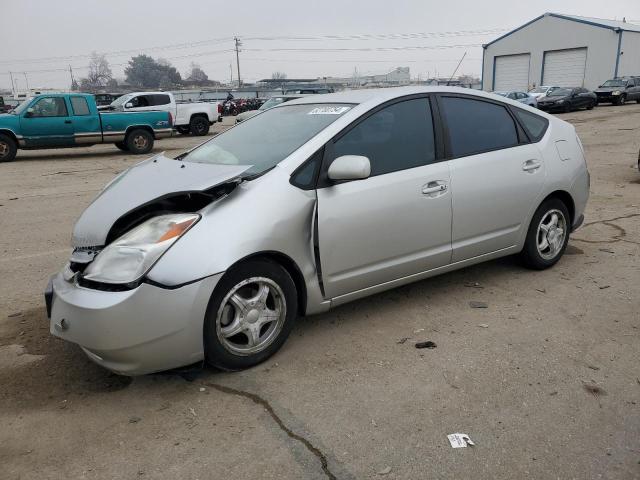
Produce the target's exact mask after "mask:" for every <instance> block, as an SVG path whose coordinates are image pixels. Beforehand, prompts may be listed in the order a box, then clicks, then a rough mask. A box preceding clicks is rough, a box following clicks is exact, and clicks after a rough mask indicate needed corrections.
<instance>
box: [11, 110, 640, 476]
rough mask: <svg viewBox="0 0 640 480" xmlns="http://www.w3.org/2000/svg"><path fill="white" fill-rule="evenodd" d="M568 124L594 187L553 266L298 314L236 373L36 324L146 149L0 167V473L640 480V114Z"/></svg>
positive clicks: (50, 156)
mask: <svg viewBox="0 0 640 480" xmlns="http://www.w3.org/2000/svg"><path fill="white" fill-rule="evenodd" d="M562 118H564V119H566V120H568V121H570V122H572V123H573V124H574V125H575V126H576V128H577V130H578V132H579V134H580V136H581V139H582V141H583V144H584V146H585V150H586V154H587V160H588V163H589V169H590V171H591V199H590V202H589V205H588V207H587V212H586V219H585V225H584V226H583V227H582V228H581V229H580V230H578V231H577V232H575V234H574V235H573V236H572V239H571V241H570V245H569V248H568V250H567V253H566V255H565V257H564V258H563V259H562V260H561V261H560V263H559V264H558V265H556V266H555V267H554V268H552V269H550V270H547V271H542V272H532V271H528V270H524V269H523V268H522V267H521V266H520V265H519V264H518V262H517V261H516V260H515V259H512V258H506V259H501V260H498V261H493V262H489V263H485V264H482V265H478V266H474V267H471V268H467V269H464V270H461V271H458V272H454V273H450V274H446V275H442V276H439V277H435V278H432V279H428V280H425V281H422V282H419V283H416V284H413V285H410V286H406V287H402V288H399V289H396V290H393V291H390V292H386V293H384V294H380V295H377V296H374V297H370V298H367V299H363V300H360V301H357V302H355V303H352V304H348V305H345V306H343V307H340V308H337V309H335V310H333V311H331V312H329V313H326V314H323V315H320V316H316V317H309V318H305V319H302V320H301V321H300V322H299V323H298V325H297V326H296V328H295V330H294V332H293V334H292V335H291V337H290V338H289V340H288V342H287V343H286V344H285V346H284V347H283V348H282V350H281V351H280V352H279V353H277V354H276V355H275V356H274V357H273V358H272V359H270V360H269V361H267V362H266V363H264V364H262V365H260V366H258V367H256V368H253V369H251V370H248V371H245V372H241V373H233V374H227V373H220V372H216V371H213V370H211V369H205V370H204V371H201V372H198V371H188V372H178V373H175V372H174V373H169V374H158V375H151V376H146V377H138V378H135V379H133V380H132V379H129V378H125V377H119V376H116V375H113V374H110V373H108V372H107V371H105V370H102V369H101V368H99V367H97V366H95V365H94V364H92V363H91V362H90V361H89V360H88V359H86V357H85V356H84V354H83V353H82V352H81V351H80V349H79V348H78V347H76V346H74V345H69V344H66V343H64V342H62V341H60V340H57V339H55V338H53V337H51V336H50V335H49V331H48V323H47V319H46V313H45V309H44V305H43V298H42V291H43V289H44V287H45V285H46V281H47V278H48V277H49V275H50V274H51V273H53V272H55V271H57V270H59V269H60V267H61V266H62V265H63V264H64V262H65V261H66V259H67V258H68V256H69V253H70V247H69V238H70V233H71V228H72V226H73V223H74V221H75V219H76V218H77V217H78V215H79V214H80V212H81V211H82V210H83V209H84V208H85V207H86V205H87V204H88V202H90V200H91V199H92V198H93V197H94V196H95V195H96V194H97V193H98V191H99V190H100V189H101V188H102V186H103V185H104V184H105V183H107V182H108V181H109V180H110V179H111V178H113V177H114V175H116V174H117V173H119V172H120V171H122V170H123V169H125V168H126V167H128V166H129V165H131V164H133V163H136V162H137V161H139V160H140V157H134V156H130V155H126V154H124V153H123V152H120V151H119V150H117V149H116V148H115V147H113V146H111V145H102V146H96V147H91V148H83V149H75V150H44V151H31V152H19V153H18V158H17V159H16V161H14V162H12V163H8V164H0V225H1V227H2V228H1V230H0V231H1V234H0V292H1V302H0V425H1V428H0V478H2V479H5V478H6V479H49V478H51V479H59V478H67V479H132V478H152V479H177V478H179V479H220V478H233V479H249V478H252V479H253V478H278V479H301V478H305V479H333V478H336V479H362V478H397V479H417V478H424V479H462V478H473V479H515V478H532V479H556V478H557V479H563V480H564V479H587V478H588V479H596V478H603V479H631V478H640V362H639V359H640V173H639V172H638V170H637V168H636V163H637V158H638V150H639V149H640V136H639V133H638V132H639V131H640V105H636V104H629V105H625V106H621V107H611V106H602V107H598V108H596V109H594V110H592V111H580V112H574V113H571V114H563V115H562ZM226 123H228V120H227V121H226ZM220 128H222V127H221V126H219V125H216V130H218V129H220ZM201 141H203V138H202V137H195V138H194V137H176V138H172V139H169V140H162V141H159V142H157V144H156V147H155V149H154V151H155V152H160V151H163V150H166V151H167V152H168V154H169V155H177V154H178V153H181V152H182V151H184V150H185V149H187V148H189V147H191V146H194V145H196V144H198V143H200V142H201ZM471 301H479V302H485V303H486V304H487V306H488V308H481V309H478V308H471V307H470V305H469V302H471ZM426 340H430V341H432V342H434V343H435V344H436V345H437V347H436V348H433V349H416V348H415V343H416V342H420V341H426ZM456 432H463V433H467V434H469V435H470V437H471V439H472V440H473V441H474V442H475V446H474V447H470V448H465V449H452V448H451V447H450V445H449V443H448V441H447V434H450V433H456Z"/></svg>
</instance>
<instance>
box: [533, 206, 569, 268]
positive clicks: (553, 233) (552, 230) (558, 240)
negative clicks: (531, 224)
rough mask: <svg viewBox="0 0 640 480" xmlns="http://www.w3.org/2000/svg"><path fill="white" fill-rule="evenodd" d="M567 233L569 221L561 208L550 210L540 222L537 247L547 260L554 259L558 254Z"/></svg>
mask: <svg viewBox="0 0 640 480" xmlns="http://www.w3.org/2000/svg"><path fill="white" fill-rule="evenodd" d="M566 235H567V221H566V219H565V216H564V213H562V212H561V211H560V210H557V209H553V210H549V211H548V212H547V213H545V214H544V216H543V217H542V219H541V220H540V223H539V224H538V232H537V235H536V247H537V248H538V253H539V254H540V256H541V257H542V258H544V259H545V260H553V259H554V258H555V257H557V256H558V254H559V253H560V251H561V250H562V247H563V245H564V241H565V238H566Z"/></svg>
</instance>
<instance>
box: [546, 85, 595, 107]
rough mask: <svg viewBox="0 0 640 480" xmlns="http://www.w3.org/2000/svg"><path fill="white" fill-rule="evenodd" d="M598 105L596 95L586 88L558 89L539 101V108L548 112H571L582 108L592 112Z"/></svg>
mask: <svg viewBox="0 0 640 480" xmlns="http://www.w3.org/2000/svg"><path fill="white" fill-rule="evenodd" d="M597 104H598V98H597V97H596V94H595V93H593V92H591V91H589V90H587V89H586V88H582V87H578V88H558V89H556V90H553V91H552V92H549V93H548V94H547V96H546V97H541V98H540V99H538V108H539V109H540V110H544V111H546V112H550V111H561V112H571V111H573V110H578V109H580V108H586V109H587V110H591V109H592V108H593V107H595V106H596V105H597Z"/></svg>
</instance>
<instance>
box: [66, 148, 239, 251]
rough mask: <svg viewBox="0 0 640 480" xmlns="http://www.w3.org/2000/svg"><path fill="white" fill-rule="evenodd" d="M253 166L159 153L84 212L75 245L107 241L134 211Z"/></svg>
mask: <svg viewBox="0 0 640 480" xmlns="http://www.w3.org/2000/svg"><path fill="white" fill-rule="evenodd" d="M249 168H250V165H210V164H202V163H191V162H181V161H178V160H173V159H170V158H167V157H165V156H164V154H162V153H161V154H158V155H156V156H154V157H151V158H150V159H148V160H145V161H143V162H140V163H138V164H136V165H133V166H132V167H130V168H128V169H127V170H125V171H124V172H122V173H121V174H120V175H118V176H117V177H116V178H114V179H113V180H112V181H111V183H109V184H108V185H107V186H106V187H105V189H104V190H103V191H102V192H100V194H99V195H98V196H97V197H96V198H95V200H94V201H93V202H92V203H91V204H90V205H89V206H88V207H87V209H86V210H85V211H84V212H82V215H80V218H79V219H78V221H77V222H76V225H75V227H74V228H73V236H72V240H71V242H72V245H73V246H74V247H93V246H102V245H104V244H105V242H106V239H107V235H108V233H109V230H110V229H111V227H112V226H113V224H114V223H115V222H116V220H118V219H119V218H120V217H122V216H123V215H125V214H126V213H128V212H130V211H131V210H133V209H135V208H137V207H139V206H141V205H144V204H146V203H149V202H151V201H152V200H156V199H158V198H161V197H165V196H167V195H169V194H172V193H187V192H200V191H203V190H207V189H209V188H212V187H215V186H216V185H220V184H222V183H225V182H227V181H229V180H232V179H234V178H238V177H239V176H240V175H241V174H242V173H243V172H244V171H246V170H248V169H249Z"/></svg>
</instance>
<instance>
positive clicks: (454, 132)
mask: <svg viewBox="0 0 640 480" xmlns="http://www.w3.org/2000/svg"><path fill="white" fill-rule="evenodd" d="M442 107H443V110H444V116H445V118H446V120H447V129H448V131H449V140H450V143H451V153H452V155H453V156H454V157H464V156H466V155H473V154H475V153H481V152H487V151H490V150H498V149H500V148H509V147H514V146H516V145H517V144H518V133H517V130H516V125H515V122H514V121H513V118H511V115H509V112H508V111H507V109H506V108H505V107H503V106H501V105H496V104H495V103H490V102H486V101H482V100H472V99H470V98H459V97H443V98H442Z"/></svg>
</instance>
